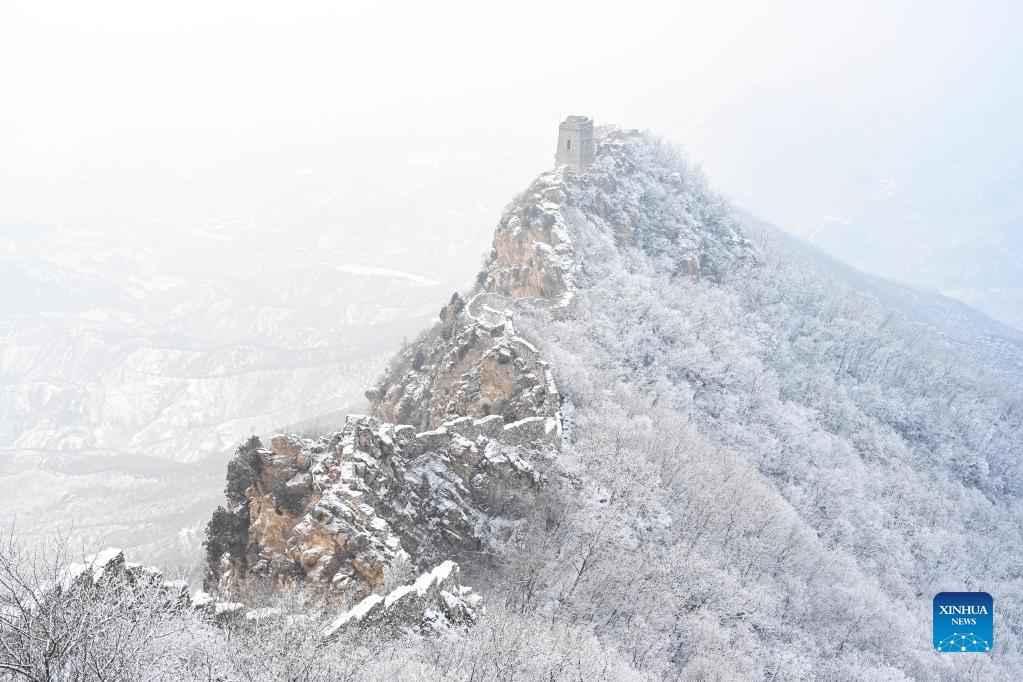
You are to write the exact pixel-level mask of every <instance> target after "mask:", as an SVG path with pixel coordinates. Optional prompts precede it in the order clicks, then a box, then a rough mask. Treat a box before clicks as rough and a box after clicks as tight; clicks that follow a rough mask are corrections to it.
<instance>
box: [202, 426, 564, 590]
mask: <svg viewBox="0 0 1023 682" xmlns="http://www.w3.org/2000/svg"><path fill="white" fill-rule="evenodd" d="M559 438H560V435H559V433H558V430H557V424H556V421H555V420H553V419H545V418H541V417H532V418H527V419H525V420H522V421H520V422H516V423H512V424H505V423H504V421H503V420H502V418H501V417H498V416H491V417H488V418H483V419H480V420H474V419H471V418H462V419H458V420H454V421H451V422H447V423H445V424H443V425H442V426H441V427H440V428H438V429H434V430H431V431H425V432H418V433H417V432H416V431H415V429H413V428H412V427H411V426H394V425H393V424H386V423H381V422H379V421H377V420H376V419H373V418H370V417H361V416H355V415H352V416H349V417H348V419H347V420H346V422H345V426H344V428H343V429H342V430H341V431H340V432H338V433H336V434H333V435H332V436H330V437H327V438H321V439H320V440H318V441H310V440H301V439H298V438H295V437H286V436H277V437H274V438H273V439H272V440H271V443H270V448H269V449H265V448H257V449H256V450H255V457H254V458H253V461H255V462H257V467H258V471H257V472H256V477H255V480H254V482H253V483H252V485H250V486H249V487H248V488H247V489H246V490H245V493H244V496H243V497H241V498H239V499H238V500H236V501H233V502H232V503H231V505H230V508H229V509H228V510H227V511H228V514H230V515H231V516H232V517H233V519H232V525H231V527H232V528H235V529H244V530H241V531H239V532H238V534H240V535H241V537H234V542H233V546H234V547H235V548H236V549H235V550H234V551H231V549H226V551H223V552H221V553H220V554H219V555H215V556H211V557H210V571H211V572H210V577H209V579H208V587H209V588H210V589H214V590H216V591H217V592H218V593H220V594H233V593H244V579H245V578H250V577H257V578H265V579H267V580H270V581H272V582H273V583H275V584H278V585H282V586H283V585H289V584H293V583H296V582H298V583H300V584H301V585H303V586H304V587H306V588H307V589H311V590H315V591H317V592H320V593H322V594H324V595H325V596H327V597H333V598H336V599H338V600H342V601H344V600H353V599H359V598H363V597H366V596H368V595H370V594H373V593H378V592H380V591H381V590H382V589H383V588H384V587H385V584H386V583H387V582H388V581H389V579H390V578H392V576H394V575H395V574H396V572H397V571H400V570H401V569H402V567H406V566H408V565H416V566H420V567H429V566H432V565H435V564H437V563H439V562H441V561H443V560H444V559H448V558H451V557H458V556H459V555H461V554H464V553H466V552H478V551H481V550H484V549H485V548H486V546H487V544H488V542H489V541H490V539H491V537H492V536H493V534H494V533H496V532H497V531H496V530H495V528H494V524H493V523H492V521H493V519H494V518H496V517H497V516H500V515H509V514H510V515H513V516H514V515H516V514H519V513H521V509H522V505H525V504H528V500H529V497H530V495H531V491H532V490H533V488H534V487H535V486H536V485H537V483H538V481H539V475H538V474H537V472H536V470H535V468H534V467H533V466H532V464H531V463H530V461H529V459H528V458H529V457H541V456H544V452H545V451H547V450H550V449H553V448H555V447H556V444H557V442H558V439H559ZM234 519H238V522H237V523H234V521H233V520H234Z"/></svg>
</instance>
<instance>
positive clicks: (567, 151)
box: [554, 116, 593, 173]
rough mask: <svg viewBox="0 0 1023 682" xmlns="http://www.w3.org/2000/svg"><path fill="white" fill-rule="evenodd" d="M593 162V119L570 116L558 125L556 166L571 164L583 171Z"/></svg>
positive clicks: (572, 166)
mask: <svg viewBox="0 0 1023 682" xmlns="http://www.w3.org/2000/svg"><path fill="white" fill-rule="evenodd" d="M591 163H593V121H591V120H590V119H588V118H587V117H585V116H569V117H568V118H566V119H565V120H564V121H562V122H561V125H560V126H558V153H557V154H555V155H554V167H555V168H560V167H561V166H569V167H571V168H574V169H575V170H576V171H577V172H579V173H581V172H583V171H584V170H586V169H587V168H589V167H590V164H591Z"/></svg>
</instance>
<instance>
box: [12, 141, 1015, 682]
mask: <svg viewBox="0 0 1023 682" xmlns="http://www.w3.org/2000/svg"><path fill="white" fill-rule="evenodd" d="M601 136H602V137H601V146H600V148H599V153H598V157H597V160H596V162H595V163H594V165H593V167H592V168H591V169H590V170H589V171H588V172H587V173H586V174H585V175H583V176H581V177H578V178H576V177H571V176H567V177H566V179H564V180H563V179H562V178H561V176H560V175H554V176H551V175H548V176H545V177H544V179H541V180H540V181H538V183H539V185H540V187H539V189H542V185H544V183H547V184H549V183H552V182H554V183H559V184H560V183H563V185H564V191H565V193H566V195H567V200H566V202H565V203H564V205H563V206H561V207H560V209H559V210H560V211H561V212H562V213H561V215H562V216H563V218H564V226H565V229H566V230H567V234H568V237H569V238H570V240H571V244H572V257H571V262H570V263H569V264H568V267H569V268H570V274H571V283H572V288H571V296H570V299H571V300H570V302H569V303H568V305H567V306H566V307H551V306H546V305H542V304H540V303H537V302H532V301H520V302H519V303H518V304H517V310H516V315H515V326H516V329H517V331H518V333H519V334H521V335H522V336H524V337H525V338H527V339H528V340H529V342H530V343H531V344H533V345H534V346H535V347H536V348H538V349H540V350H541V351H542V352H543V354H544V355H545V357H546V358H547V360H548V361H549V363H550V367H551V371H552V372H553V375H554V377H555V378H556V380H557V384H558V387H559V390H560V392H561V395H562V398H563V403H562V405H561V416H562V418H563V423H562V427H563V439H562V446H561V450H560V452H558V453H557V454H551V455H548V456H543V457H539V456H538V457H537V459H536V461H533V462H532V466H533V467H535V468H536V470H537V471H538V472H539V473H540V475H541V477H542V481H543V485H542V486H540V488H539V493H538V496H537V498H536V504H533V505H532V506H531V508H530V510H529V512H528V513H527V514H526V515H525V516H524V517H519V518H507V519H504V520H503V525H502V526H501V532H500V533H497V534H495V535H494V537H492V538H490V542H489V543H487V544H486V545H484V546H483V547H482V548H481V549H480V551H479V552H477V553H475V554H467V555H465V556H460V557H459V562H460V564H461V569H462V578H463V580H464V581H465V582H466V583H467V584H469V585H472V586H473V588H474V589H475V590H476V591H477V592H478V593H479V594H480V595H481V596H482V597H483V601H484V604H485V611H484V613H483V615H482V617H481V618H480V620H479V622H477V623H476V624H475V625H473V626H472V627H469V628H467V629H458V628H453V629H450V630H445V631H443V632H440V633H432V634H429V635H424V634H422V633H416V632H410V631H407V630H402V629H401V628H400V627H399V628H366V629H352V630H350V631H348V632H347V633H346V634H345V635H344V636H343V637H342V638H341V639H335V640H332V641H330V642H326V643H325V642H323V641H322V638H321V636H320V633H322V631H323V628H324V625H325V624H326V623H327V622H329V618H330V617H331V614H330V613H329V609H328V608H327V607H326V606H324V605H322V604H319V603H318V602H316V601H315V600H314V599H311V598H310V597H309V596H308V595H306V596H304V597H302V596H299V595H296V594H291V595H288V596H285V597H280V596H266V597H265V600H266V605H268V606H269V607H272V608H275V609H279V611H278V612H277V613H290V614H293V615H292V616H289V617H288V618H287V619H272V618H271V619H269V620H264V619H260V618H254V619H247V620H243V621H238V622H231V623H229V624H227V625H223V624H221V625H217V624H211V622H210V621H209V620H208V619H202V618H198V617H197V616H196V615H195V613H194V612H193V611H191V610H188V609H177V610H175V609H171V610H169V611H168V609H167V608H166V606H165V605H162V604H157V605H156V606H151V607H150V606H146V604H149V603H150V602H149V601H146V599H144V598H141V597H138V596H136V595H135V592H133V591H132V590H137V589H138V588H136V587H125V588H113V587H112V588H110V589H108V590H107V591H106V592H105V593H101V594H100V596H98V597H93V598H95V599H99V600H100V601H101V602H103V603H104V604H107V603H109V600H110V599H119V600H121V601H119V602H118V603H121V604H123V603H129V602H130V603H136V601H137V602H138V603H139V604H140V606H139V607H138V609H137V614H140V615H138V616H137V619H136V621H133V622H141V623H144V624H145V627H127V629H126V630H125V627H126V626H125V627H121V625H119V623H121V621H122V619H123V618H122V615H120V614H122V613H123V612H122V611H116V610H115V612H114V613H113V615H112V616H111V617H110V618H106V617H104V616H103V615H102V614H103V613H107V612H106V611H103V609H94V608H93V606H91V605H90V606H89V608H88V609H83V607H82V606H81V603H80V600H79V601H76V600H74V599H67V600H63V602H61V603H62V604H63V606H61V607H59V609H58V610H60V609H63V611H62V615H61V616H60V617H59V618H57V619H56V620H57V621H58V622H59V623H61V628H65V629H67V630H69V631H72V632H76V633H87V634H85V635H84V636H83V637H78V638H77V639H76V637H75V636H71V635H67V634H65V630H62V629H61V628H57V629H56V630H54V629H53V628H51V627H50V626H49V625H47V623H51V622H53V619H52V618H50V619H49V620H46V619H43V621H45V622H38V623H37V621H40V613H41V611H40V609H38V608H32V607H29V608H27V609H25V608H21V607H20V605H19V602H18V601H17V599H16V597H12V596H11V595H18V594H24V589H25V586H26V585H27V586H29V587H32V586H33V585H34V584H35V583H33V578H32V577H31V576H28V577H25V574H24V573H19V571H20V570H22V569H21V568H19V567H20V566H26V565H28V564H29V562H28V561H27V560H26V561H23V562H20V563H19V562H14V563H13V564H10V568H9V569H6V570H5V571H0V593H2V594H0V598H2V600H3V607H4V609H5V610H4V611H3V613H4V614H6V615H4V618H5V619H7V622H16V623H21V624H23V627H21V629H18V628H13V629H4V630H3V633H4V634H3V640H2V642H0V644H2V645H3V646H4V647H5V650H6V651H7V652H15V653H16V654H18V655H19V656H21V657H22V659H25V660H26V661H27V662H25V663H24V665H25V666H26V669H30V670H32V671H39V670H41V668H40V667H39V666H40V665H41V663H40V659H38V658H32V656H31V655H28V654H26V653H25V652H33V651H37V649H36V648H34V647H36V646H37V645H36V644H34V640H32V637H38V638H41V641H47V642H48V641H51V640H52V641H54V642H56V643H57V645H55V646H54V647H53V649H54V650H57V651H58V653H57V654H54V655H53V656H52V659H53V661H56V662H57V663H59V664H60V665H62V666H66V668H65V669H67V670H73V671H81V672H80V674H79V673H78V672H76V673H75V674H76V675H78V677H75V676H74V675H72V676H71V677H70V679H79V678H97V679H98V678H100V677H101V676H100V675H99V674H98V673H95V671H94V670H93V668H94V667H95V665H94V664H93V663H89V661H91V660H94V659H95V660H99V659H97V652H104V654H105V653H106V652H114V651H120V650H121V649H119V647H123V646H125V643H126V642H127V643H130V645H131V646H132V647H134V648H133V649H132V651H134V652H136V655H134V656H132V657H130V658H123V657H122V658H118V657H117V656H116V655H113V653H111V654H110V655H109V656H107V658H104V659H102V660H110V661H112V662H111V663H109V664H108V665H109V666H112V667H108V668H104V670H106V671H111V670H114V669H115V668H116V670H117V671H118V672H116V673H114V676H115V677H116V676H117V675H121V676H122V677H133V678H135V677H137V678H140V679H142V678H145V679H181V678H189V679H284V678H287V679H303V680H320V679H359V680H374V679H381V680H382V679H409V680H427V679H438V678H444V679H461V680H480V679H488V680H489V679H497V680H512V679H536V680H539V679H545V680H546V679H607V680H619V679H696V680H734V679H772V680H773V679H778V680H781V679H785V680H788V679H828V680H852V679H863V680H899V679H906V680H908V679H963V678H969V679H992V680H999V679H1004V680H1011V679H1015V678H1016V676H1017V674H1018V671H1019V670H1021V669H1023V653H1021V639H1023V632H1021V628H1023V623H1021V622H1020V620H1019V616H1018V614H1019V605H1020V603H1021V600H1023V585H1021V579H1023V570H1021V565H1020V553H1019V548H1020V547H1021V546H1023V513H1021V512H1023V508H1021V504H1020V495H1021V493H1023V471H1021V466H1020V462H1019V455H1020V453H1021V452H1023V402H1021V392H1020V386H1019V385H1018V384H1016V383H1015V379H1014V378H1013V375H1012V374H1011V373H1006V372H1005V371H1003V368H1001V367H999V366H993V365H985V364H984V363H982V362H980V361H978V360H976V359H971V358H970V357H968V356H967V355H966V354H964V353H963V352H961V349H960V348H959V347H958V346H956V345H954V344H952V343H950V342H949V341H948V340H947V338H945V336H943V334H942V333H941V332H942V330H941V329H939V328H935V327H928V326H925V325H923V324H921V323H920V322H917V321H913V320H912V319H911V318H910V317H909V316H908V315H906V314H905V313H904V312H902V311H900V310H898V309H897V308H896V307H893V306H892V305H890V304H889V303H886V302H885V301H883V300H881V299H880V298H878V297H877V296H875V295H873V294H870V293H867V292H864V291H862V290H860V289H858V288H857V287H856V286H854V282H850V281H847V280H846V279H844V278H843V277H842V276H840V273H835V272H829V271H828V270H827V269H826V268H825V267H823V266H822V265H821V264H820V262H819V261H815V260H814V259H813V258H809V257H807V256H805V255H804V254H802V253H800V251H799V249H798V247H797V246H793V245H792V244H791V243H788V242H781V241H779V240H778V239H777V238H776V237H775V236H774V235H773V234H772V233H771V232H770V231H764V230H762V229H760V228H759V227H758V226H757V225H756V224H755V223H752V222H750V221H748V220H747V219H745V218H742V217H741V216H740V214H738V213H737V212H735V211H734V210H733V209H732V208H731V207H730V206H729V204H728V203H727V202H726V201H725V200H724V199H722V198H721V197H719V196H718V195H716V194H715V193H713V192H712V191H710V190H709V189H708V186H707V183H706V181H705V180H704V179H703V178H702V177H701V175H700V173H699V172H698V171H696V170H694V169H693V168H692V167H691V166H690V165H688V164H687V163H686V162H685V160H684V158H683V156H682V155H681V154H680V153H679V152H678V151H676V150H675V149H673V148H672V147H670V146H669V145H666V144H663V143H661V142H659V141H658V140H656V139H654V138H651V137H648V136H643V135H635V134H623V133H620V132H618V131H615V130H611V129H608V130H604V131H602V133H601ZM539 189H538V188H537V187H536V186H534V187H532V188H530V190H527V192H526V193H525V194H524V195H522V196H521V197H519V198H518V199H516V200H515V201H513V202H512V204H511V205H510V206H509V207H508V209H507V210H508V212H513V211H515V210H517V209H518V208H519V207H520V205H521V204H522V202H524V201H526V200H527V199H528V198H529V197H530V196H532V195H531V193H532V192H535V191H539ZM498 520H499V521H501V519H498ZM10 554H11V555H12V556H16V555H17V551H15V550H14V549H12V550H11V551H10ZM59 563H60V562H59V561H57V564H59ZM55 565H56V564H54V563H53V562H50V563H49V564H46V566H48V567H50V570H56V571H58V573H57V575H61V574H60V573H59V570H60V569H59V567H58V568H54V566H55ZM0 568H3V566H0ZM10 576H16V577H14V578H12V577H10ZM37 582H38V581H37ZM51 583H52V580H51ZM957 589H962V590H985V591H988V592H990V593H991V594H993V595H995V599H996V601H997V603H998V608H999V615H998V617H997V618H996V621H995V623H996V628H997V630H996V634H995V640H996V643H997V644H996V650H995V651H994V652H993V653H992V655H990V656H987V655H984V656H981V655H977V656H941V655H936V654H935V653H934V652H933V651H932V650H931V647H930V641H929V638H930V607H931V597H932V596H933V595H934V593H936V592H939V591H943V590H957ZM19 590H21V591H20V592H19ZM125 590H127V593H128V596H127V597H125V596H124V595H125ZM146 594H148V593H146ZM104 595H106V596H104ZM147 598H148V599H150V601H152V598H151V597H147ZM289 600H290V601H289ZM156 601H159V600H156ZM255 606H260V604H255ZM53 608H57V607H53ZM19 609H20V610H19ZM66 614H70V616H67V615H66ZM96 614H100V615H96ZM295 614H298V615H295ZM25 623H29V624H32V623H35V624H36V625H35V626H34V627H35V629H33V628H32V627H27V626H24V624H25ZM267 623H271V624H270V625H267ZM48 628H49V629H48ZM40 633H41V634H40ZM86 642H88V643H89V646H88V647H87V646H86ZM58 645H59V646H58ZM90 647H91V648H90ZM8 655H9V654H8ZM4 660H7V659H4ZM12 660H13V659H12ZM19 660H21V659H19ZM51 662H52V661H51ZM49 663H50V662H48V664H49ZM33 666H35V667H33ZM90 666H93V668H90ZM117 666H120V667H119V668H118V667H117ZM8 670H9V671H10V670H12V668H8ZM32 675H35V676H36V677H35V678H34V679H45V675H41V674H39V673H38V672H33V673H31V674H28V675H27V676H28V677H30V678H31V677H32Z"/></svg>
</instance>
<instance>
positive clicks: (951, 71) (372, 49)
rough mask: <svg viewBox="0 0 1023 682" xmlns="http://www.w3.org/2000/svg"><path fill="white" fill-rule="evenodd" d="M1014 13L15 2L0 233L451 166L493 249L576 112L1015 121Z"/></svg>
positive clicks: (378, 205)
mask: <svg viewBox="0 0 1023 682" xmlns="http://www.w3.org/2000/svg"><path fill="white" fill-rule="evenodd" d="M1021 7H1023V3H1018V2H969V3H967V2H960V3H951V2H890V1H889V2H855V3H843V4H842V5H841V6H838V5H836V3H822V2H819V1H818V2H770V3H762V2H756V3H754V2H750V3H732V2H704V3H681V2H670V3H646V2H628V3H620V4H617V5H611V4H607V3H596V2H585V3H578V2H577V3H550V2H515V3H503V4H497V3H481V2H464V3H444V2H431V3H423V2H418V3H409V4H396V3H359V4H358V5H353V4H351V3H338V2H319V3H313V2H280V3H268V2H252V1H246V2H238V3H234V2H231V3H228V2H174V3H141V2H123V3H106V2H68V3H60V4H55V3H50V2H45V1H40V0H32V1H29V2H20V1H17V0H14V1H12V0H7V2H4V3H3V5H2V7H0V84H2V93H3V94H2V98H3V102H2V106H0V202H2V203H4V204H6V205H7V208H8V210H7V211H5V212H4V214H3V215H0V228H2V229H10V228H11V227H12V223H13V221H16V220H28V221H30V222H35V223H39V224H42V223H46V222H47V221H57V222H61V223H63V224H64V225H65V226H74V225H75V220H76V219H77V218H76V216H81V215H83V214H88V215H89V216H90V220H100V221H102V220H103V219H104V216H112V215H113V214H115V213H118V212H119V211H120V212H122V213H129V212H131V211H144V210H146V203H147V197H150V196H153V195H158V194H159V193H160V192H161V191H163V188H164V186H165V185H166V184H167V183H168V182H180V181H181V179H182V178H186V179H188V182H190V183H192V184H191V186H192V187H194V188H197V189H196V191H197V192H198V193H199V194H203V193H206V194H209V195H217V194H218V193H219V192H221V191H225V190H222V188H223V187H224V183H225V182H229V181H230V180H231V179H232V178H235V177H238V176H242V175H245V174H247V173H253V172H261V171H273V172H284V171H287V172H302V171H306V170H312V171H323V170H324V169H326V171H327V172H330V173H333V174H334V175H337V176H339V177H340V176H346V177H349V178H352V177H356V176H357V177H359V178H360V179H359V182H360V183H365V182H370V181H371V180H372V179H373V178H376V179H377V180H378V181H379V183H393V182H395V181H396V180H400V178H401V177H402V176H403V174H405V173H412V174H415V173H421V172H423V171H422V169H424V168H425V169H430V168H441V169H442V168H445V167H450V166H451V165H452V164H459V165H460V166H461V167H463V168H465V169H466V172H465V173H464V174H463V175H459V176H458V182H459V183H460V184H459V186H455V187H450V192H451V193H453V194H454V193H462V194H463V195H466V196H472V197H473V198H474V199H473V200H474V201H475V202H477V203H476V205H478V206H479V207H480V210H481V216H486V220H481V228H480V229H481V234H484V235H486V234H487V233H489V230H490V228H491V226H492V225H493V223H494V221H495V220H496V217H497V214H498V212H499V210H500V207H501V205H502V204H503V203H504V202H505V201H506V200H507V199H508V198H510V196H511V195H512V194H513V193H514V192H516V191H518V190H519V189H521V188H522V187H523V186H524V185H525V184H526V183H527V182H528V181H529V180H530V179H531V178H532V177H533V176H534V175H535V174H536V172H537V171H539V170H541V169H543V168H546V167H548V166H549V165H550V163H551V161H552V158H551V157H552V155H553V146H554V140H555V135H556V132H555V126H556V124H557V122H558V120H559V117H561V116H563V115H566V114H568V113H586V114H590V115H591V116H593V117H594V118H595V119H596V120H597V121H598V123H602V122H617V123H620V124H622V125H624V126H626V127H638V128H645V129H650V130H653V131H655V132H658V133H660V134H662V135H665V136H667V137H670V138H672V139H676V140H678V141H679V142H681V143H683V144H685V134H686V131H688V130H691V129H692V128H693V126H694V125H696V124H697V123H698V122H700V121H701V120H703V119H704V118H705V117H707V116H708V115H710V114H711V113H712V112H714V111H716V110H717V109H718V107H720V106H721V105H722V104H723V103H725V102H727V101H728V99H729V98H730V97H731V96H733V95H734V94H735V93H737V92H742V91H748V90H750V89H758V88H784V89H789V90H796V91H800V92H806V93H815V94H821V95H826V96H829V97H834V98H839V99H843V100H847V101H855V102H857V103H858V105H860V106H864V105H865V106H867V107H868V108H869V107H883V108H884V109H886V110H887V111H889V112H902V111H905V115H906V116H913V115H919V113H920V112H921V111H927V110H929V109H940V108H942V107H944V106H947V105H954V106H960V107H961V106H963V102H966V101H969V102H977V103H978V104H977V106H978V107H980V108H981V112H980V115H979V117H978V118H979V120H978V126H983V111H984V110H985V108H987V109H988V110H989V109H990V108H991V107H999V108H1000V109H1003V110H1004V109H1005V108H1009V109H1012V108H1013V107H1016V108H1018V106H1017V105H1018V102H1019V98H1020V94H1019V91H1020V90H1021V88H1020V87H1019V74H1020V73H1021V69H1023V58H1021V50H1020V47H1019V42H1020V35H1021V34H1023V31H1021V26H1023V23H1021V18H1023V10H1021V9H1020V8H1021ZM1001 113H1002V114H1003V115H1004V111H1002V112H1001ZM839 134H840V133H839ZM710 160H712V159H710ZM470 171H471V172H470ZM337 182H338V183H341V184H343V183H344V182H345V181H344V180H343V179H342V180H338V181H337ZM353 187H355V185H353ZM443 187H444V185H443V183H436V184H433V185H429V186H428V189H429V191H431V192H438V191H442V190H443ZM246 191H252V192H255V190H245V189H240V190H237V192H236V195H235V196H236V198H235V201H236V202H237V203H238V204H240V205H243V206H244V205H245V203H246V195H245V192H246ZM261 191H262V190H261ZM353 191H357V190H354V189H353ZM97 194H102V195H103V196H104V197H105V200H104V202H103V203H102V206H101V207H99V208H95V207H94V208H95V210H93V211H92V212H89V211H85V209H83V208H82V206H80V205H79V204H82V205H85V204H89V203H90V202H94V201H95V195H97ZM368 194H370V195H372V194H373V192H369V193H368ZM175 201H176V202H177V203H175V202H165V203H164V204H161V210H166V211H169V212H170V213H171V214H174V213H175V212H176V211H179V210H183V209H181V205H182V200H180V199H177V200H175ZM193 203H194V202H193ZM352 205H353V204H351V203H349V204H347V206H348V207H349V211H350V212H351V211H355V210H356V209H353V208H351V207H352ZM406 208H407V210H408V212H407V213H401V214H395V216H394V218H395V220H399V221H406V220H409V219H410V217H411V216H415V221H414V222H415V224H410V225H409V226H408V229H409V230H410V231H412V232H416V233H423V232H427V233H428V232H429V230H430V226H431V225H433V224H435V223H436V222H437V221H439V220H441V219H442V215H441V214H442V212H443V198H440V197H435V198H434V199H433V203H424V204H423V205H422V206H420V207H418V210H417V207H416V206H415V205H414V202H413V205H412V206H408V207H406ZM357 210H358V211H363V212H365V214H366V215H370V214H371V213H374V212H379V211H386V210H388V206H387V202H386V201H384V200H382V199H381V200H380V201H368V203H365V204H364V205H360V206H358V207H357ZM83 211H84V213H83ZM189 211H190V212H189V213H188V214H187V215H188V219H189V220H193V219H199V220H201V219H202V215H201V213H202V210H201V209H200V210H199V211H198V214H197V213H196V210H195V207H194V205H190V207H189ZM280 213H281V214H282V215H284V216H286V215H287V213H286V211H281V212H280ZM182 215H185V214H184V213H182ZM121 217H123V215H122V216H121ZM350 217H351V219H352V220H353V224H356V225H357V224H359V223H360V220H361V219H360V217H359V216H357V215H356V216H350ZM331 219H332V220H333V219H336V216H335V217H332V218H331ZM170 222H172V223H173V222H174V221H173V219H171V221H170ZM350 229H355V228H354V227H353V228H350ZM363 236H364V237H365V238H366V239H371V238H372V235H369V234H366V235H363ZM485 238H488V237H484V238H483V239H485Z"/></svg>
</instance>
